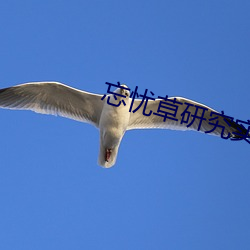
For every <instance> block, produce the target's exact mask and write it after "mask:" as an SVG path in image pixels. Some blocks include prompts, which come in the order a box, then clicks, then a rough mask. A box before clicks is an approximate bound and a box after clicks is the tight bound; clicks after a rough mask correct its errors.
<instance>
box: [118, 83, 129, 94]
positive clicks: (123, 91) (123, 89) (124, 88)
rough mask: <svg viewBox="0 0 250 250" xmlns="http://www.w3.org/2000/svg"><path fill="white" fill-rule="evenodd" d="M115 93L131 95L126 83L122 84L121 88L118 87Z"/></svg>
mask: <svg viewBox="0 0 250 250" xmlns="http://www.w3.org/2000/svg"><path fill="white" fill-rule="evenodd" d="M114 92H115V93H117V94H120V95H123V96H126V97H129V96H130V91H129V88H128V86H127V85H125V84H121V86H120V87H119V88H117V89H116V90H115V91H114Z"/></svg>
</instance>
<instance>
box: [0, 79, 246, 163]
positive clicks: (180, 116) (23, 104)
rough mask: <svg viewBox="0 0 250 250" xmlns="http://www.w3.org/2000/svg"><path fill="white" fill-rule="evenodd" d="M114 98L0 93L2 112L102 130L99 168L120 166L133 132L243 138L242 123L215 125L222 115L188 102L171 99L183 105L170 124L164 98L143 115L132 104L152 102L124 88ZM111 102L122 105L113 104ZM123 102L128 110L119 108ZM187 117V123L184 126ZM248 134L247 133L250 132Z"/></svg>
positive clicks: (21, 88) (57, 88)
mask: <svg viewBox="0 0 250 250" xmlns="http://www.w3.org/2000/svg"><path fill="white" fill-rule="evenodd" d="M114 94H117V96H114V95H113V94H110V95H107V96H106V97H105V98H103V95H99V94H94V93H89V92H86V91H82V90H78V89H75V88H72V87H70V86H67V85H64V84H62V83H59V82H31V83H25V84H20V85H16V86H14V87H9V88H4V89H0V107H1V108H6V109H17V110H32V111H35V112H37V113H41V114H50V115H59V116H63V117H66V118H70V119H73V120H77V121H81V122H86V123H90V124H92V125H94V126H95V127H96V128H98V129H99V131H100V149H99V157H98V164H99V165H100V166H102V167H105V168H110V167H112V166H113V165H114V164H115V162H116V158H117V154H118V149H119V145H120V143H121V141H122V138H123V136H124V134H125V132H126V131H127V130H132V129H155V128H156V129H157V128H159V129H173V130H199V132H208V131H209V133H210V134H212V135H217V136H225V137H226V136H228V137H235V138H237V135H235V134H234V132H239V125H238V124H236V123H235V122H233V121H230V120H228V119H225V118H223V117H222V116H219V117H217V120H216V122H217V124H216V122H215V123H212V122H209V119H210V120H211V112H212V113H217V114H219V112H217V111H215V110H214V109H212V108H210V107H208V106H205V105H203V104H201V103H198V102H195V101H192V100H189V99H186V98H183V97H170V98H168V100H169V101H171V102H172V105H173V103H176V104H178V110H176V112H175V116H174V118H173V117H172V118H171V117H170V116H168V117H167V118H169V119H166V116H165V118H164V115H162V111H159V109H158V107H159V105H160V104H161V102H162V101H163V100H162V99H155V100H147V103H146V104H147V105H145V106H146V107H145V109H144V110H143V112H142V111H141V110H137V111H136V112H133V111H132V112H129V111H130V110H129V108H130V105H131V102H133V107H134V108H135V109H136V108H138V107H139V106H140V105H142V102H144V104H145V102H146V101H145V100H144V101H143V100H141V99H132V98H130V92H129V90H128V87H127V86H126V85H120V87H119V88H117V89H116V90H115V91H114ZM124 97H125V98H124ZM107 100H109V102H110V103H114V104H116V106H114V105H110V104H109V103H108V101H107ZM121 100H123V101H124V102H125V105H123V104H121V105H118V104H117V103H119V102H121ZM184 104H185V105H184ZM187 106H188V111H187ZM141 109H142V108H141ZM149 114H151V115H149ZM157 114H158V115H157ZM184 116H185V122H183V121H184ZM194 117H202V119H194ZM187 124H189V126H187ZM218 124H219V125H218ZM244 132H245V133H246V130H244Z"/></svg>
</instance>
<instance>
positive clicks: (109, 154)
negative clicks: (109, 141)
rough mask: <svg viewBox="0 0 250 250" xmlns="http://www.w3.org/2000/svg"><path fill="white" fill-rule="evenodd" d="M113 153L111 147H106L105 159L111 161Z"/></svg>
mask: <svg viewBox="0 0 250 250" xmlns="http://www.w3.org/2000/svg"><path fill="white" fill-rule="evenodd" d="M111 153H112V150H111V149H110V148H108V149H106V152H105V161H107V162H108V161H109V159H110V156H111Z"/></svg>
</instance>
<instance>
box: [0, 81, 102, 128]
mask: <svg viewBox="0 0 250 250" xmlns="http://www.w3.org/2000/svg"><path fill="white" fill-rule="evenodd" d="M101 98H102V95H98V94H93V93H89V92H85V91H81V90H78V89H74V88H71V87H69V86H67V85H64V84H62V83H59V82H32V83H25V84H20V85H17V86H14V87H10V88H5V89H0V107H1V108H7V109H23V110H32V111H35V112H37V113H42V114H50V115H60V116H63V117H67V118H70V119H74V120H77V121H81V122H88V123H92V124H93V125H95V126H97V127H98V125H99V119H100V115H101V112H102V108H103V102H102V101H101Z"/></svg>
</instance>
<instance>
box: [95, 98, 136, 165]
mask: <svg viewBox="0 0 250 250" xmlns="http://www.w3.org/2000/svg"><path fill="white" fill-rule="evenodd" d="M109 97H110V102H111V103H116V102H117V100H114V97H113V96H112V95H110V96H109ZM107 98H108V96H107V97H106V99H107ZM118 100H120V98H119V97H118ZM130 101H131V100H130V99H128V100H127V103H126V106H124V105H123V104H121V105H120V106H119V107H115V106H112V105H110V104H108V103H107V102H104V106H103V110H102V114H101V117H100V121H99V129H100V150H99V157H98V164H99V165H101V166H104V167H106V168H108V167H111V166H112V165H114V164H115V162H116V158H117V154H118V149H119V146H120V142H121V140H122V138H123V135H124V134H125V132H126V130H127V126H128V124H129V119H130V112H129V106H130ZM107 149H111V150H112V153H111V156H110V160H109V161H106V159H105V152H106V150H107Z"/></svg>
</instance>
